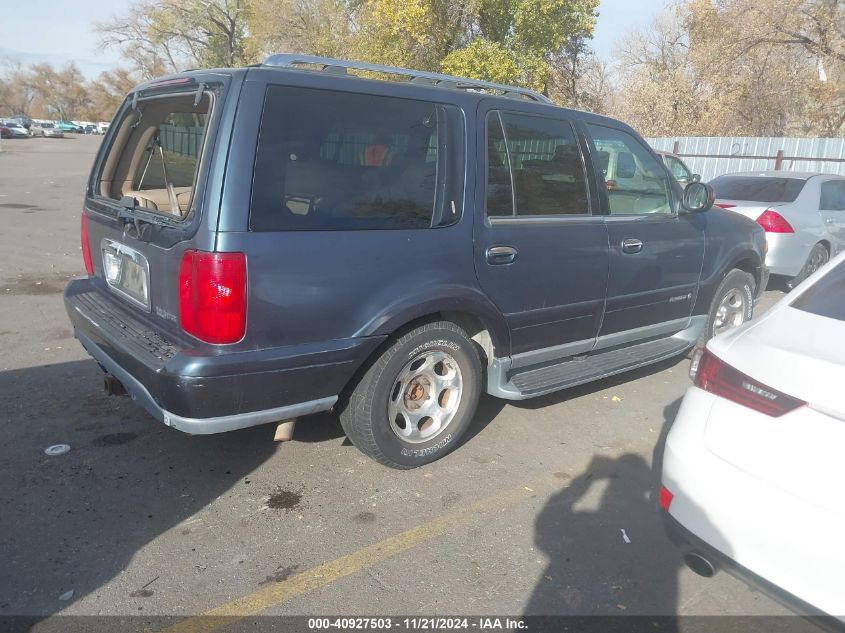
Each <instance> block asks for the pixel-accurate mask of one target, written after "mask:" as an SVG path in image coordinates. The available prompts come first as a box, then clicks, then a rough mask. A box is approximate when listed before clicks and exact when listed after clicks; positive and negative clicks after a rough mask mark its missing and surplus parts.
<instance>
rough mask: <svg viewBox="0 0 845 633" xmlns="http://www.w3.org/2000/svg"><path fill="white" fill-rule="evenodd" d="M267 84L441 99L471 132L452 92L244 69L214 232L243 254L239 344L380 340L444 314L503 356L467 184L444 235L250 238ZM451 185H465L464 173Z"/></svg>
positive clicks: (470, 151) (502, 331)
mask: <svg viewBox="0 0 845 633" xmlns="http://www.w3.org/2000/svg"><path fill="white" fill-rule="evenodd" d="M327 81H331V83H330V84H328V83H326V82H327ZM269 83H274V84H280V85H294V86H303V87H309V88H327V89H331V90H344V89H348V90H350V91H360V90H362V89H366V91H367V92H372V93H373V94H384V95H385V96H399V97H402V96H405V97H408V98H419V99H425V100H440V101H442V102H444V103H453V104H455V105H457V106H458V107H460V108H461V109H462V110H463V112H464V125H465V127H466V129H468V130H474V120H473V118H472V117H473V116H474V111H475V106H474V103H475V98H474V97H471V96H468V95H462V94H461V93H456V94H453V92H456V91H448V92H447V91H444V94H443V96H442V98H441V97H437V96H435V97H433V96H432V94H433V93H432V91H431V90H430V89H424V88H420V87H418V86H413V85H400V84H396V83H391V82H364V81H362V80H358V79H342V78H340V79H339V78H338V77H337V76H333V77H331V78H330V79H327V78H326V77H325V76H320V75H319V74H317V73H313V72H286V73H282V72H279V71H275V70H268V69H250V71H249V75H248V78H247V81H246V82H245V84H244V89H243V92H242V95H241V100H240V105H239V110H238V117H237V121H236V123H235V129H236V133H235V134H234V135H233V136H232V145H231V152H230V157H229V163H228V170H227V172H226V177H225V180H226V184H225V187H224V191H223V195H222V199H221V204H220V216H219V222H218V229H219V232H218V233H217V250H220V251H243V252H245V253H246V254H247V267H248V275H249V297H248V302H249V307H248V310H249V313H248V320H247V333H246V338H245V340H244V343H243V344H244V345H245V346H247V347H251V348H256V349H260V348H267V347H280V346H287V345H295V344H301V343H309V342H319V341H328V340H336V339H342V338H350V337H360V336H383V335H386V334H390V333H392V332H394V331H396V329H398V328H400V327H402V326H403V325H405V324H407V323H409V322H411V321H413V320H415V319H418V318H420V317H424V316H427V315H430V314H432V313H435V312H440V311H445V310H449V311H463V312H469V313H471V314H473V315H475V316H476V317H477V318H479V320H481V321H482V323H483V324H484V325H485V326H486V327H487V328H488V330H489V331H490V335H491V338H492V339H493V344H494V347H495V348H496V351H497V355H501V354H506V353H508V341H509V337H508V334H507V330H506V327H505V325H504V321H503V320H502V318H501V315H500V314H499V313H498V311H496V310H495V308H494V307H493V305H492V303H490V301H489V300H488V299H487V297H486V296H485V295H484V294H483V293H482V292H481V291H480V289H479V288H478V283H477V280H476V277H475V270H474V266H473V250H472V239H473V232H472V222H473V206H472V205H473V203H472V201H473V199H474V197H475V190H474V187H475V184H474V182H473V181H472V180H468V181H465V186H464V199H463V203H462V213H461V218H460V220H459V221H458V222H457V223H456V224H454V225H452V226H448V227H442V228H435V229H398V230H360V231H287V232H284V231H279V232H269V231H267V232H265V231H249V228H248V221H249V207H250V198H251V188H252V177H253V167H254V161H255V154H256V146H257V139H258V133H259V129H260V121H261V112H262V108H263V104H264V96H265V92H266V88H267V85H268V84H269ZM472 138H473V139H474V133H473V135H472ZM465 152H466V154H465V155H466V156H467V163H468V164H473V162H472V161H473V160H474V144H473V143H472V142H470V143H468V144H467V147H466V148H465ZM455 177H460V178H464V179H466V168H465V167H464V169H463V171H461V173H457V174H455Z"/></svg>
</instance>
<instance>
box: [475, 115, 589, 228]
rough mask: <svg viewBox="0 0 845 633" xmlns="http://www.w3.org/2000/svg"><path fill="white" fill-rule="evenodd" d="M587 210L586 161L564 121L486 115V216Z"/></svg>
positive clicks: (587, 212)
mask: <svg viewBox="0 0 845 633" xmlns="http://www.w3.org/2000/svg"><path fill="white" fill-rule="evenodd" d="M589 213H590V207H589V200H588V195H587V179H586V174H585V171H584V162H583V159H582V156H581V150H580V148H579V147H578V143H577V141H576V139H575V133H574V131H573V129H572V125H571V124H570V123H569V122H568V121H566V120H563V119H553V118H549V117H544V116H535V115H529V114H517V113H514V112H501V113H500V112H495V111H494V112H490V113H489V114H488V115H487V215H488V216H511V215H516V216H558V215H588V214H589Z"/></svg>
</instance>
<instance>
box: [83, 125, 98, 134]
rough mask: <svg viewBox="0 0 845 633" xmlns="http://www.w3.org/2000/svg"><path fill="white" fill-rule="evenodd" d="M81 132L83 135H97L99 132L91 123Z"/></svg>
mask: <svg viewBox="0 0 845 633" xmlns="http://www.w3.org/2000/svg"><path fill="white" fill-rule="evenodd" d="M83 132H85V134H99V133H100V130H99V129H98V128H97V126H96V125H94V124H93V123H89V124H88V125H86V126H85V127H84V128H83Z"/></svg>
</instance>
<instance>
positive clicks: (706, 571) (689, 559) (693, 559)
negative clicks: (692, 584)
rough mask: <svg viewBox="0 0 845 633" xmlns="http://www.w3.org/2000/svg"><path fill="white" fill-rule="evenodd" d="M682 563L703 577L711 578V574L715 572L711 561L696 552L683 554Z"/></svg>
mask: <svg viewBox="0 0 845 633" xmlns="http://www.w3.org/2000/svg"><path fill="white" fill-rule="evenodd" d="M684 563H686V565H687V567H689V568H690V569H691V570H692V571H694V572H695V573H696V574H698V575H699V576H704V577H705V578H712V577H713V574H715V573H716V567H715V566H714V565H713V563H711V562H710V561H709V560H707V559H706V558H704V556H702V555H701V554H698V553H697V552H692V553H690V554H687V555H686V556H684Z"/></svg>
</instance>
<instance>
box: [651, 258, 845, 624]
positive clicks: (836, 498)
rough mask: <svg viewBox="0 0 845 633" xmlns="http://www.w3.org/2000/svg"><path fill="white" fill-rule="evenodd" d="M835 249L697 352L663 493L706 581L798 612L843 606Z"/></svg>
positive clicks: (836, 611) (668, 513)
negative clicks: (750, 590)
mask: <svg viewBox="0 0 845 633" xmlns="http://www.w3.org/2000/svg"><path fill="white" fill-rule="evenodd" d="M843 298H845V253H843V254H841V255H839V256H838V257H837V258H836V259H835V260H834V261H833V262H831V265H830V266H828V267H826V268H824V269H822V270H819V271H817V272H816V273H814V274H813V275H812V276H811V277H809V278H808V279H807V280H806V281H805V282H804V283H802V284H801V285H800V286H798V287H797V288H796V289H795V290H794V291H793V292H791V293H790V294H788V295H786V296H785V297H784V298H783V299H781V301H780V302H779V303H778V304H777V305H776V306H775V307H773V308H772V309H770V310H769V311H768V312H767V313H766V314H764V315H763V316H762V318H759V319H757V320H756V321H755V322H754V323H751V324H748V325H746V326H743V327H741V328H737V329H734V330H732V331H731V332H728V333H726V334H724V335H722V336H718V337H716V338H714V339H713V340H711V341H710V342H709V343H708V344H707V347H706V348H705V349H704V350H703V351H699V352H698V353H697V354H696V355H695V356H694V358H693V362H692V367H691V370H690V373H691V374H692V376H693V380H694V385H693V386H692V387H690V388H689V390H688V391H687V393H686V395H685V396H684V400H683V403H682V404H681V408H680V410H679V411H678V415H677V417H676V418H675V421H674V424H673V425H672V428H671V430H670V431H669V434H668V437H667V440H666V448H665V453H664V457H663V488H662V490H661V492H660V501H661V505H662V507H663V509H664V510H665V516H664V518H665V519H666V524H667V527H668V528H669V531H670V534H671V535H672V537H673V539H674V540H675V541H676V542H677V543H678V544H679V545H680V546H681V548H682V550H683V552H684V553H685V554H686V555H687V561H688V563H689V564H690V566H691V567H692V568H693V569H694V570H696V571H698V572H699V573H702V574H703V575H712V573H713V571H714V570H715V569H718V568H724V569H727V570H729V571H732V572H733V573H736V574H737V575H739V576H741V577H743V578H746V579H747V580H749V581H751V582H752V583H753V584H757V585H760V586H762V587H763V588H764V589H767V590H769V592H770V593H772V594H773V595H774V596H775V597H778V598H780V599H782V600H783V601H784V602H786V603H787V604H790V605H791V606H793V607H794V608H796V609H797V610H799V611H801V612H804V613H818V612H822V613H826V614H830V615H834V616H839V617H842V616H843V614H845V593H843V591H842V567H843V565H845V548H843V547H842V544H841V540H842V534H843V533H845V499H843V497H842V482H843V481H845V462H843V460H842V454H841V452H842V445H843V442H845V425H843V421H845V400H843V398H842V385H843V384H845V345H843V344H842V341H845V299H843Z"/></svg>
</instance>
